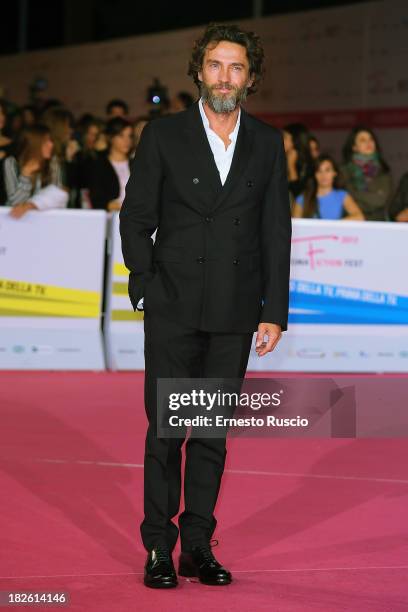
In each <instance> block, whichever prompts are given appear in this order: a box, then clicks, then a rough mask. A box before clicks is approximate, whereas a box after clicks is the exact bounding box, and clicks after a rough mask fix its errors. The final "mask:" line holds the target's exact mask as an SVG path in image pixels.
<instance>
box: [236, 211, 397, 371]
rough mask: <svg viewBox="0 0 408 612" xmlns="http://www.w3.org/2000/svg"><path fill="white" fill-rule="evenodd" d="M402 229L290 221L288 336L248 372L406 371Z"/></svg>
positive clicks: (254, 361) (255, 359)
mask: <svg viewBox="0 0 408 612" xmlns="http://www.w3.org/2000/svg"><path fill="white" fill-rule="evenodd" d="M407 239H408V228H407V227H406V226H405V225H404V224H393V223H376V222H358V221H342V222H339V221H321V220H296V221H294V223H293V241H292V265H291V293H290V314H289V328H288V329H289V331H288V332H286V333H285V334H284V338H283V339H282V341H281V342H280V343H279V345H278V346H277V348H276V350H275V351H274V352H273V353H272V354H271V355H270V356H269V357H268V358H267V361H266V362H265V357H262V358H258V357H257V355H256V354H252V355H251V358H250V362H249V366H248V367H249V369H251V370H264V369H271V370H280V371H301V372H302V371H307V372H316V371H317V372H407V371H408V280H407V279H408V275H407V273H406V270H405V262H406V256H407Z"/></svg>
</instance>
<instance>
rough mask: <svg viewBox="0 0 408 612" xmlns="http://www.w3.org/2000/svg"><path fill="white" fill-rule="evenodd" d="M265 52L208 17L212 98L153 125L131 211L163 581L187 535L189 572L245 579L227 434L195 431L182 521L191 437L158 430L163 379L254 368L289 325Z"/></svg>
mask: <svg viewBox="0 0 408 612" xmlns="http://www.w3.org/2000/svg"><path fill="white" fill-rule="evenodd" d="M263 59H264V57H263V50H262V46H261V43H260V40H259V38H258V36H256V35H255V34H254V33H252V32H245V31H242V30H241V29H239V28H238V27H237V26H228V25H217V24H212V25H210V26H208V27H207V29H206V31H205V32H204V34H203V36H202V38H200V39H199V40H198V41H197V42H196V44H195V47H194V49H193V53H192V58H191V61H190V66H189V74H190V75H191V76H192V77H193V78H194V81H195V83H196V84H197V86H198V88H199V91H200V100H199V101H198V102H197V103H195V104H193V105H192V106H191V107H190V108H189V109H187V110H186V111H183V112H181V113H178V114H175V115H170V116H166V117H162V118H160V119H157V120H155V121H152V122H151V123H150V124H148V125H147V126H146V127H145V129H144V131H143V133H142V137H141V140H140V143H139V146H138V149H137V152H136V156H135V159H134V162H133V165H132V171H131V176H130V179H129V182H128V184H127V187H126V197H125V200H124V203H123V206H122V209H121V212H120V231H121V236H122V250H123V255H124V260H125V264H126V266H127V267H128V269H129V270H130V276H129V295H130V299H131V302H132V305H133V308H134V309H135V310H136V308H138V305H139V306H140V304H141V298H143V301H144V304H143V305H144V325H145V406H146V413H147V417H148V420H149V428H148V431H147V436H146V448H145V463H144V468H145V471H144V511H145V517H144V520H143V522H142V525H141V535H142V540H143V544H144V546H145V548H146V549H147V551H148V556H147V561H146V565H145V576H144V583H145V584H146V585H147V586H150V587H157V588H167V587H173V586H176V585H177V577H176V573H175V569H174V565H173V560H172V557H171V552H172V550H173V548H174V546H175V544H176V541H177V537H178V535H179V533H180V538H181V551H182V552H181V556H180V560H179V574H180V575H183V576H198V578H199V580H200V581H201V582H202V583H205V584H215V585H224V584H229V583H230V582H231V573H230V572H229V571H228V570H227V569H225V568H224V567H223V566H222V565H221V564H220V563H219V562H218V561H217V560H216V558H215V557H214V555H213V553H212V550H211V537H212V535H213V532H214V530H215V527H216V523H217V521H216V519H215V517H214V508H215V504H216V501H217V496H218V492H219V488H220V484H221V477H222V473H223V470H224V464H225V457H226V452H227V451H226V444H225V442H226V440H225V438H208V437H207V438H200V437H193V436H190V437H189V439H188V441H187V443H186V449H185V451H186V467H185V477H184V499H185V509H184V511H183V512H182V514H181V515H180V516H179V521H178V524H179V528H178V527H177V526H176V525H175V523H174V522H173V521H172V519H173V518H174V517H175V516H176V514H177V513H178V510H179V504H180V493H181V473H180V472H181V447H182V444H183V442H184V440H183V439H182V438H175V439H167V438H166V439H164V438H159V437H157V429H156V428H157V398H156V389H157V380H158V378H174V377H175V378H178V377H180V378H181V377H183V378H194V377H201V378H205V379H207V378H220V377H229V378H237V379H238V380H239V379H242V378H243V377H244V375H245V371H246V368H247V362H248V357H249V352H250V348H251V343H252V338H253V333H254V332H257V336H256V351H257V353H258V355H259V356H263V355H265V354H267V353H268V352H270V351H272V350H273V349H274V347H275V345H276V344H277V342H278V341H279V339H280V337H281V333H282V331H284V330H286V328H287V318H288V294H289V260H290V239H291V219H290V206H289V196H288V186H287V174H286V159H285V153H284V148H283V141H282V136H281V133H280V131H279V130H277V129H276V128H274V127H272V126H269V125H267V124H265V123H263V122H261V121H259V120H257V119H255V118H254V117H252V116H250V115H249V114H247V113H246V112H245V111H244V109H243V108H241V103H242V102H243V101H244V100H245V98H246V96H247V95H248V94H251V93H254V92H255V91H256V88H257V84H258V82H259V80H260V78H261V76H262V73H263ZM156 229H157V235H156V239H155V242H153V240H152V235H153V233H154V232H155V230H156ZM265 337H266V338H267V340H266V341H264V339H265Z"/></svg>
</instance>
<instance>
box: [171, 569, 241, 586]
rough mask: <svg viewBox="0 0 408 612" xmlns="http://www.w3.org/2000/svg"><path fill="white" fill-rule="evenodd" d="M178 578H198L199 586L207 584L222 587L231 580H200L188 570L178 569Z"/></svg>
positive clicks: (194, 573)
mask: <svg viewBox="0 0 408 612" xmlns="http://www.w3.org/2000/svg"><path fill="white" fill-rule="evenodd" d="M178 575H179V576H183V578H198V579H199V581H200V582H201V584H208V585H209V586H224V585H227V584H231V582H232V578H224V579H223V580H222V579H221V580H214V581H211V580H202V579H201V578H200V576H199V575H198V574H197V572H194V571H191V570H189V569H183V568H179V571H178Z"/></svg>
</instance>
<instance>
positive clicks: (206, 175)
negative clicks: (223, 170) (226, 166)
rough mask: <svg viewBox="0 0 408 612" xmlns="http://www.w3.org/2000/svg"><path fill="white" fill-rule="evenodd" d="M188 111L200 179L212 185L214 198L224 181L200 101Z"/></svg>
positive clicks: (190, 139) (189, 132) (189, 135)
mask: <svg viewBox="0 0 408 612" xmlns="http://www.w3.org/2000/svg"><path fill="white" fill-rule="evenodd" d="M188 112H189V116H188V126H187V128H188V129H187V131H188V137H189V141H190V147H191V150H192V152H193V155H194V156H195V157H196V159H197V161H198V164H199V171H200V172H199V174H198V173H197V174H198V175H199V177H200V181H201V180H203V181H205V182H206V183H207V184H209V185H210V186H211V190H212V192H213V193H212V197H213V199H214V197H216V196H217V194H218V193H219V192H220V191H221V189H222V183H221V179H220V173H219V172H218V168H217V165H216V163H215V160H214V155H213V153H212V150H211V147H210V143H209V142H208V138H207V134H206V132H205V128H204V124H203V120H202V119H201V114H200V109H199V107H198V102H196V103H195V104H193V105H192V106H191V107H190V109H189V111H188Z"/></svg>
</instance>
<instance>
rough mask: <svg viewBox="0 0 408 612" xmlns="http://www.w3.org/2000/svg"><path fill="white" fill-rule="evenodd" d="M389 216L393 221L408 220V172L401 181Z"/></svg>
mask: <svg viewBox="0 0 408 612" xmlns="http://www.w3.org/2000/svg"><path fill="white" fill-rule="evenodd" d="M389 216H390V219H392V220H393V221H399V222H405V223H406V222H407V221H408V172H406V173H405V174H404V175H403V176H402V178H401V180H400V182H399V185H398V188H397V192H396V194H395V196H394V197H393V199H392V201H391V204H390V208H389Z"/></svg>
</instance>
